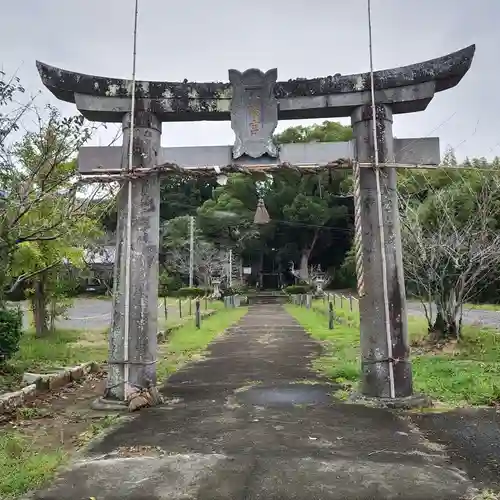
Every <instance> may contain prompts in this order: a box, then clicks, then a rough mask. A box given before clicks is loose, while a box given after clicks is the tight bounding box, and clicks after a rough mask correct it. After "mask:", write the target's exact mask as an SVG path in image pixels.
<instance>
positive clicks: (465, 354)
mask: <svg viewBox="0 0 500 500" xmlns="http://www.w3.org/2000/svg"><path fill="white" fill-rule="evenodd" d="M286 307H287V310H288V311H289V312H290V313H291V314H292V315H293V316H294V317H295V318H297V320H298V321H299V322H300V323H301V324H302V325H303V326H304V328H305V329H306V330H307V331H308V332H309V333H310V334H311V336H312V337H314V338H315V339H317V340H320V341H321V342H323V345H325V347H326V353H325V354H324V355H323V356H321V357H319V358H318V359H317V360H315V361H314V365H313V366H314V367H315V369H316V370H318V371H319V372H320V373H323V374H324V375H326V376H328V377H329V378H331V379H332V380H334V381H336V382H338V383H342V382H350V383H356V382H358V381H359V377H360V375H361V372H360V332H359V312H358V311H357V310H354V311H352V312H351V311H350V310H349V305H348V303H347V302H344V305H343V308H340V307H339V305H338V302H337V305H336V307H335V315H336V317H337V318H338V319H339V320H340V323H336V324H335V328H334V329H333V330H329V329H328V316H327V314H326V311H327V306H326V304H323V303H322V301H317V302H315V303H313V309H310V310H308V309H305V308H300V307H297V306H293V305H287V306H286ZM409 333H410V339H411V340H412V342H413V344H415V345H414V347H413V357H412V367H413V380H414V385H415V390H416V391H419V392H423V393H425V394H428V395H430V396H432V397H433V398H435V399H437V400H439V401H441V402H444V403H449V404H453V405H463V404H469V405H494V404H498V402H499V401H500V383H499V380H500V365H499V363H498V359H499V357H500V335H499V334H498V331H496V330H493V329H488V328H480V327H477V326H473V325H467V326H465V327H464V332H463V338H462V340H461V341H460V342H458V343H456V344H455V346H454V347H455V349H453V350H452V349H449V350H447V351H444V352H439V351H437V350H436V349H435V348H430V347H431V346H429V345H427V344H425V342H424V343H423V347H422V342H423V340H422V339H424V338H425V335H426V322H425V319H423V318H421V317H412V316H410V317H409Z"/></svg>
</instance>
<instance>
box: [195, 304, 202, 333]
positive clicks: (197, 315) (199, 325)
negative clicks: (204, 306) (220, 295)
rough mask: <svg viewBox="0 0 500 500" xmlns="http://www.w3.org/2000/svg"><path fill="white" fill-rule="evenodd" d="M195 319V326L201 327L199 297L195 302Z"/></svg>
mask: <svg viewBox="0 0 500 500" xmlns="http://www.w3.org/2000/svg"><path fill="white" fill-rule="evenodd" d="M195 315H196V318H195V321H196V328H201V311H200V299H196V302H195Z"/></svg>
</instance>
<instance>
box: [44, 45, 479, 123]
mask: <svg viewBox="0 0 500 500" xmlns="http://www.w3.org/2000/svg"><path fill="white" fill-rule="evenodd" d="M474 52H475V46H474V45H471V46H469V47H467V48H465V49H462V50H459V51H457V52H453V53H451V54H448V55H446V56H443V57H440V58H436V59H431V60H429V61H425V62H421V63H417V64H412V65H409V66H403V67H400V68H392V69H387V70H381V71H376V72H375V74H374V82H375V90H376V91H377V92H378V91H380V95H377V101H379V102H385V101H384V100H383V99H384V96H385V94H387V91H389V90H392V91H394V89H399V88H401V89H406V88H408V89H409V90H410V91H409V93H408V95H406V94H404V93H399V92H395V93H394V92H392V96H391V97H390V99H389V100H390V101H392V102H399V103H400V104H399V105H398V106H397V107H394V109H393V112H394V113H406V112H412V111H416V110H420V109H425V106H426V105H427V104H428V102H429V101H430V99H431V98H432V96H433V94H434V92H440V91H442V90H446V89H449V88H451V87H454V86H455V85H457V84H458V82H459V81H460V80H461V79H462V78H463V76H464V75H465V73H466V72H467V71H468V69H469V68H470V65H471V63H472V58H473V56H474ZM37 66H38V71H39V73H40V76H41V78H42V81H43V83H44V84H45V86H46V87H47V88H48V89H49V90H50V91H51V92H52V93H53V94H54V95H55V96H56V97H57V98H59V99H61V100H63V101H67V102H76V103H77V106H78V108H79V109H80V111H81V112H82V113H83V114H84V115H85V116H86V117H88V118H89V119H94V120H105V121H120V116H121V115H123V114H124V113H127V112H129V111H130V99H129V97H130V91H131V90H130V89H131V82H130V80H125V79H119V78H106V77H99V76H93V75H85V74H81V73H74V72H71V71H66V70H63V69H59V68H55V67H53V66H49V65H47V64H44V63H41V62H37ZM428 84H431V86H430V87H429V85H428ZM136 88H137V90H136V96H137V97H138V100H137V109H139V110H144V111H148V112H151V113H154V114H156V115H157V116H158V117H159V118H160V119H161V120H162V121H196V120H228V119H230V106H231V99H232V97H233V87H232V86H231V84H230V83H220V82H205V83H202V82H188V81H187V80H185V81H184V82H148V81H139V82H137V86H136ZM422 89H424V90H423V94H422ZM369 90H370V78H369V73H359V74H353V75H345V76H342V75H340V74H337V75H334V76H326V77H323V78H313V79H306V78H297V79H293V80H289V81H287V82H277V83H276V85H275V86H274V97H275V98H276V99H278V100H279V101H280V107H279V112H278V117H279V118H280V119H282V118H290V119H291V118H306V117H307V118H327V117H335V116H348V115H349V114H350V113H351V112H352V108H353V106H359V105H361V104H363V102H359V99H358V98H356V99H354V100H353V102H352V103H348V104H347V105H346V103H345V101H344V98H345V97H348V96H350V95H352V96H358V97H361V100H366V99H369V97H370V92H369ZM363 94H366V95H365V96H364V97H363ZM389 94H391V92H389ZM335 96H338V97H340V96H342V99H335ZM328 97H334V99H327V98H328ZM303 98H308V99H307V101H306V102H305V103H304V102H303V101H302V100H301V99H303ZM349 98H350V97H349ZM96 99H97V100H96ZM99 99H100V100H99ZM318 99H319V102H318V101H317V100H318ZM103 101H104V102H103ZM413 102H415V103H417V104H418V103H419V102H420V104H418V105H416V104H412V103H413ZM309 103H311V105H309Z"/></svg>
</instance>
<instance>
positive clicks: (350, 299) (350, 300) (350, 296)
mask: <svg viewBox="0 0 500 500" xmlns="http://www.w3.org/2000/svg"><path fill="white" fill-rule="evenodd" d="M349 309H350V310H351V312H352V295H349Z"/></svg>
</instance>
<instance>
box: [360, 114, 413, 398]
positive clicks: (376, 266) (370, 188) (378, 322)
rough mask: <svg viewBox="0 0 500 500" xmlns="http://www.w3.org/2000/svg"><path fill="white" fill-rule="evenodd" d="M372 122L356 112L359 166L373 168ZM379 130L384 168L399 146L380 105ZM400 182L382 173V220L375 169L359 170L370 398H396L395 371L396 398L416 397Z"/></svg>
mask: <svg viewBox="0 0 500 500" xmlns="http://www.w3.org/2000/svg"><path fill="white" fill-rule="evenodd" d="M372 116H373V115H372V107H371V106H363V107H360V108H358V109H356V111H355V112H354V113H353V115H352V118H351V123H352V127H353V132H354V136H355V140H356V152H357V159H358V161H360V162H366V163H370V162H372V161H373V160H374V158H373V156H374V143H373V121H372ZM376 127H377V142H378V144H377V147H378V153H379V162H380V163H384V162H392V161H394V141H393V136H392V113H391V110H390V108H389V107H387V106H384V105H377V107H376ZM396 176H397V173H396V170H395V169H393V168H386V169H381V171H380V196H381V210H382V213H381V214H380V213H379V212H380V211H379V207H378V200H377V179H376V172H375V170H374V169H368V168H362V169H360V186H361V189H360V205H361V233H362V240H361V241H362V247H363V275H364V276H363V277H364V290H365V294H364V296H362V297H360V299H359V300H360V307H359V310H360V329H361V353H362V361H361V364H362V372H363V380H362V392H363V394H364V395H365V396H369V397H379V398H390V397H391V390H390V387H391V384H390V381H391V371H392V372H393V375H394V376H393V378H394V388H395V396H396V397H403V398H404V397H408V396H411V394H412V391H413V388H412V373H411V363H410V360H409V354H410V352H409V344H408V324H407V311H406V296H405V285H404V277H403V262H402V250H401V234H400V226H399V212H398V198H397V191H396ZM380 220H383V227H384V231H383V236H384V241H383V244H382V241H381V234H380V230H379V227H380V223H379V221H380ZM383 257H385V262H386V269H385V274H386V276H385V277H386V279H387V294H388V296H387V300H388V302H389V311H388V315H389V317H388V318H387V317H386V311H385V306H384V304H385V297H384V289H383V286H382V283H383V278H384V269H383V266H382V259H383ZM387 322H388V324H389V330H390V331H389V335H390V339H389V341H388V339H387V332H386V324H387ZM388 342H390V345H388ZM394 360H397V361H394Z"/></svg>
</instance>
